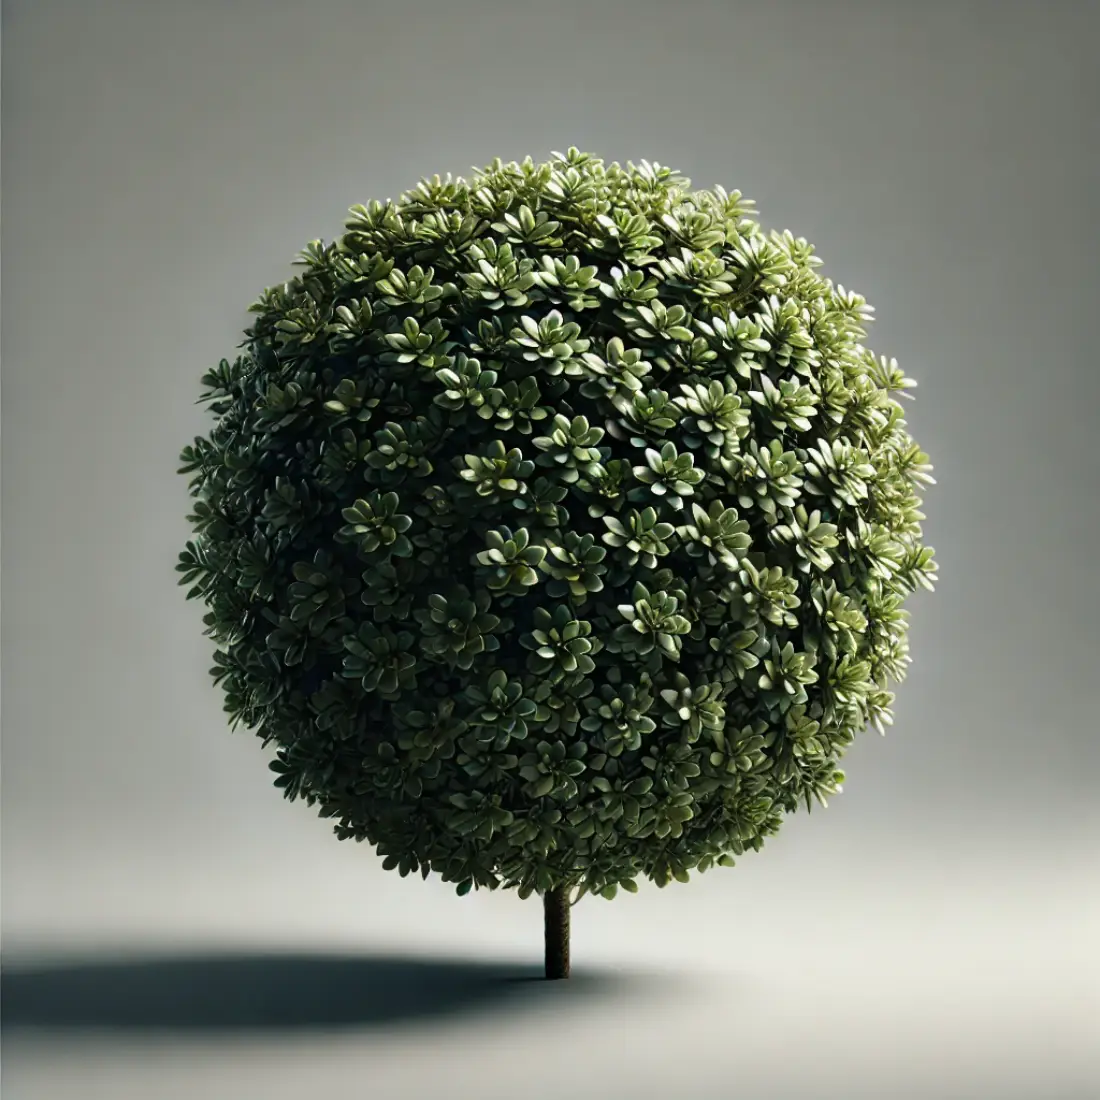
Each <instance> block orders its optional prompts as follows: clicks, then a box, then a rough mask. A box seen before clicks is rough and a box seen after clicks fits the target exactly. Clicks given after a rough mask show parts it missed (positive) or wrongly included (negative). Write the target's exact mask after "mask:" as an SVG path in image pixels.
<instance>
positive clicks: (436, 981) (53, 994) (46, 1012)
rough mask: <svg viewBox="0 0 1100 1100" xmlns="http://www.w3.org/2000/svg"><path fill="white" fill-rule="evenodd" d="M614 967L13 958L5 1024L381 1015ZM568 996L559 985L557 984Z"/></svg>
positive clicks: (478, 999)
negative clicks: (545, 970) (568, 972)
mask: <svg viewBox="0 0 1100 1100" xmlns="http://www.w3.org/2000/svg"><path fill="white" fill-rule="evenodd" d="M622 984H623V979H622V978H621V977H620V976H618V975H616V974H615V973H614V972H592V973H587V974H586V973H581V974H575V975H574V976H573V977H571V978H570V979H569V980H568V981H565V982H546V981H544V980H543V979H542V970H541V967H524V966H522V965H517V964H510V963H492V962H479V961H477V960H464V959H439V958H435V959H433V958H418V957H400V956H390V955H378V956H364V955H325V954H302V953H298V954H283V953H274V952H272V953H268V954H256V955H249V954H241V953H223V954H214V953H204V954H195V955H186V954H179V955H170V956H163V955H162V956H151V957H141V958H134V957H130V958H127V959H125V960H119V959H114V960H110V961H107V960H104V959H102V958H98V959H93V958H89V959H83V960H79V961H72V960H66V961H65V962H55V963H42V962H37V963H35V964H33V965H30V964H23V965H19V964H12V965H5V967H4V969H3V972H2V974H0V1027H2V1028H3V1030H4V1031H5V1032H10V1030H12V1029H18V1030H22V1029H34V1030H73V1029H78V1030H79V1029H94V1030H99V1029H113V1030H119V1029H125V1030H132V1031H140V1032H146V1031H188V1032H191V1031H238V1030H260V1031H263V1030H273V1029H294V1028H302V1029H307V1028H325V1027H339V1026H355V1025H358V1026H363V1025H366V1026H369V1025H375V1026H382V1025H387V1024H394V1023H402V1022H413V1021H416V1020H425V1019H432V1018H436V1019H438V1018H445V1017H454V1016H460V1015H464V1014H468V1013H471V1012H474V1011H494V1010H496V1011H509V1012H512V1011H514V1010H516V1009H522V1008H524V1007H531V1008H537V1007H538V1006H539V1005H545V1004H546V994H547V993H548V992H549V991H550V990H552V989H553V990H555V991H557V990H562V991H567V995H568V996H570V997H573V996H574V995H579V996H582V997H586V996H589V995H593V994H595V995H597V996H602V995H606V994H608V993H611V992H615V991H616V990H617V989H619V988H620V987H621V986H622ZM554 995H555V996H557V993H556V992H555V994H554Z"/></svg>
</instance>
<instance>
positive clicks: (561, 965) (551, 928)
mask: <svg viewBox="0 0 1100 1100" xmlns="http://www.w3.org/2000/svg"><path fill="white" fill-rule="evenodd" d="M569 908H570V906H569V890H568V888H567V887H565V886H558V887H556V888H555V889H553V890H549V891H547V893H545V894H543V895H542V910H543V918H544V931H545V937H546V978H547V980H548V981H554V980H557V979H560V978H568V977H569Z"/></svg>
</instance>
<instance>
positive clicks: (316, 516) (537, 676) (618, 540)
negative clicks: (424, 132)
mask: <svg viewBox="0 0 1100 1100" xmlns="http://www.w3.org/2000/svg"><path fill="white" fill-rule="evenodd" d="M344 228H345V232H344V233H343V235H342V236H341V237H340V238H339V239H338V240H336V241H334V242H332V243H329V244H325V243H324V242H323V241H320V240H316V241H313V242H311V243H310V244H309V245H308V246H307V247H306V248H305V249H304V250H303V252H302V253H301V254H300V255H299V257H298V264H299V266H300V268H301V270H300V272H299V273H298V274H296V275H295V277H293V278H292V279H290V280H288V281H287V282H285V283H283V284H281V285H279V286H275V287H271V288H269V289H268V290H266V291H265V292H264V293H263V294H262V295H261V296H260V297H259V299H258V300H257V301H256V302H255V303H253V305H252V307H251V312H252V314H253V320H252V322H251V323H250V325H249V327H248V329H247V330H246V332H245V340H244V341H243V342H242V343H241V345H240V346H239V350H240V354H239V355H238V356H237V357H236V359H235V361H233V362H230V361H229V360H222V361H221V362H220V363H219V364H218V366H217V367H216V368H214V369H212V370H210V371H209V372H208V373H207V374H206V375H205V376H204V378H203V383H204V385H205V387H206V392H205V394H204V397H203V398H202V400H204V401H206V402H208V403H209V407H210V411H211V413H212V415H213V417H214V424H213V427H212V428H211V430H210V431H209V433H208V434H207V435H206V436H205V437H201V438H197V439H195V440H194V441H193V443H192V444H191V445H190V446H188V447H186V448H184V450H183V453H182V456H181V461H182V466H181V473H184V474H187V475H189V477H190V483H189V485H190V492H191V496H192V499H193V511H192V513H191V515H190V516H189V519H190V521H191V523H192V527H193V530H194V535H193V537H192V539H191V541H189V542H188V543H187V546H186V548H185V549H184V551H183V552H182V554H181V555H180V560H179V566H178V569H179V572H180V574H181V578H180V579H181V583H182V584H184V585H186V586H188V589H189V591H188V595H189V596H190V597H192V598H195V599H199V600H201V601H202V602H203V603H204V604H205V606H206V608H207V613H206V615H205V619H204V622H205V625H206V627H207V633H208V635H209V636H210V637H211V638H212V639H213V641H214V644H215V646H216V656H215V666H214V668H213V669H212V676H213V678H214V680H215V683H216V684H218V685H219V686H220V687H221V689H222V691H223V693H224V698H225V710H226V712H227V714H228V716H229V718H230V720H231V722H232V724H233V725H237V724H243V725H244V726H246V727H247V728H250V729H252V730H254V731H255V732H256V733H257V734H258V735H259V736H260V737H262V739H263V741H264V744H265V745H266V744H272V743H274V745H275V759H274V760H273V761H272V763H271V765H270V766H271V768H272V771H273V772H274V773H275V777H276V778H275V783H276V785H277V786H278V787H279V788H280V789H282V791H283V792H284V794H285V795H286V797H287V798H291V799H303V800H305V801H306V802H307V803H308V804H310V805H313V806H316V807H318V810H319V812H320V814H321V815H322V816H324V817H326V818H330V819H332V821H333V822H334V828H335V832H336V835H337V836H338V837H340V838H342V839H352V838H354V839H355V840H359V841H363V840H366V841H368V842H369V843H370V844H372V845H374V846H375V847H376V848H377V850H378V851H379V853H380V854H381V855H382V857H383V858H384V860H385V865H386V866H387V867H391V868H395V869H397V870H399V871H400V873H402V874H409V873H412V872H417V871H419V872H420V873H422V874H423V875H424V876H427V875H428V874H430V873H433V872H434V873H436V874H438V875H440V876H442V877H443V878H444V879H445V880H448V881H451V882H454V883H456V884H457V887H458V889H459V891H460V892H462V893H465V892H466V891H468V890H469V889H471V888H472V887H485V888H490V889H493V888H498V887H507V888H514V889H517V890H518V891H519V892H520V893H521V894H522V895H523V896H527V895H529V894H531V893H534V892H543V891H545V890H548V889H550V888H551V887H554V886H558V885H566V886H569V887H571V888H572V887H576V888H578V889H579V891H580V892H582V893H583V892H591V893H595V894H599V895H601V896H604V897H612V896H614V894H615V892H616V891H617V890H618V889H619V888H620V887H622V888H624V889H628V890H632V889H634V888H636V880H637V879H639V878H643V877H644V878H649V879H652V880H654V881H656V882H657V883H659V884H661V885H664V884H665V883H667V882H669V881H671V880H672V879H676V880H678V881H685V880H686V879H687V878H688V876H689V872H690V871H692V870H699V871H705V870H706V869H707V868H708V867H711V866H713V865H715V864H729V863H731V862H732V861H733V859H734V858H735V857H737V856H738V855H740V854H741V853H743V852H745V851H747V850H750V849H751V850H755V849H759V848H760V846H761V845H762V843H763V842H764V840H765V839H766V838H767V837H768V836H769V835H772V834H774V833H775V832H776V831H777V829H778V828H779V827H780V824H781V821H782V819H783V817H784V815H786V814H789V813H790V812H793V811H795V810H796V809H797V808H798V807H800V806H802V805H805V806H806V807H807V808H810V807H811V806H812V805H813V804H814V803H815V802H820V803H824V802H825V801H826V800H827V798H828V797H829V796H830V795H832V794H833V793H834V792H836V791H838V790H839V789H840V783H841V781H842V779H843V772H842V771H841V770H840V767H839V762H840V759H841V757H842V756H843V754H844V752H845V750H846V748H847V746H848V745H849V744H850V743H851V741H852V740H853V738H854V736H855V735H856V734H857V733H858V732H860V731H861V730H863V729H864V728H866V727H867V726H868V725H875V726H877V727H878V728H879V729H880V730H881V729H883V728H884V727H885V725H886V724H888V723H889V722H890V721H891V717H892V714H891V706H892V703H893V698H894V696H893V694H892V692H891V690H890V686H891V684H895V683H897V682H898V681H900V680H901V679H902V678H903V677H904V675H905V672H906V668H907V665H908V663H909V654H908V647H907V641H906V627H907V614H908V613H907V612H906V611H905V610H904V609H903V603H904V601H905V599H906V597H907V596H908V595H909V593H911V592H912V591H914V590H915V589H916V588H918V587H922V586H923V587H925V588H931V587H932V584H933V581H934V577H935V561H934V559H933V553H932V550H931V549H930V548H928V547H925V546H924V545H923V544H922V542H921V527H920V521H921V520H922V519H923V518H924V517H923V515H922V513H921V512H920V511H919V507H920V504H921V499H920V495H919V494H920V493H921V492H922V491H923V486H924V485H926V484H928V483H930V482H931V481H932V478H931V476H930V471H931V467H930V466H929V464H928V458H927V456H926V455H925V454H924V453H923V452H922V451H921V450H920V449H919V447H918V446H917V444H916V443H915V442H914V441H913V440H912V439H911V438H910V436H909V434H908V432H907V427H906V421H905V419H904V415H903V410H902V406H901V404H900V402H899V401H898V400H897V398H899V397H906V396H908V390H910V389H911V388H912V386H913V385H914V383H913V381H912V380H911V379H909V378H907V377H906V376H905V375H904V374H903V373H902V372H901V371H900V369H899V368H898V365H897V363H896V362H895V361H894V360H892V359H889V360H888V359H886V358H885V357H883V356H876V355H875V354H873V353H872V352H871V351H870V350H868V349H867V348H866V346H865V345H864V343H863V341H864V340H865V339H866V329H867V326H868V324H869V323H870V320H871V313H872V311H871V309H870V307H869V306H868V305H867V303H866V301H865V300H864V298H863V297H862V296H860V295H859V294H856V293H854V292H851V291H848V290H845V289H844V287H842V286H839V285H835V284H834V283H833V282H832V281H831V280H829V279H827V278H825V277H823V276H822V275H821V274H820V273H819V271H818V269H819V267H820V261H819V260H818V259H817V257H816V256H815V255H814V249H813V247H812V246H811V245H809V244H808V243H807V242H806V241H805V240H804V239H803V238H796V237H794V236H793V235H792V234H791V233H789V232H783V233H779V232H774V231H772V232H765V231H764V230H763V229H762V228H761V227H760V225H759V223H758V222H757V221H756V220H755V217H754V216H753V204H752V203H751V202H749V201H748V200H746V199H744V198H743V197H742V196H741V194H740V193H739V192H736V191H734V192H728V191H726V190H724V189H723V188H720V187H719V188H714V189H712V190H707V191H700V190H693V189H692V188H691V184H690V181H689V180H687V179H686V178H684V177H683V176H681V175H679V174H677V173H676V172H673V171H672V170H670V169H667V168H665V167H662V166H660V165H657V164H651V163H648V162H645V161H643V162H641V163H640V164H638V165H635V164H627V165H626V166H621V165H619V164H618V163H611V164H606V163H604V162H603V161H602V160H600V159H599V158H597V157H594V156H591V155H588V154H585V153H582V152H580V151H578V150H577V149H570V150H569V151H568V152H567V153H566V154H559V153H555V154H554V155H553V157H552V159H550V160H549V161H548V162H546V163H542V164H538V163H534V162H533V161H532V160H531V159H530V158H528V159H527V160H525V161H524V162H523V163H515V162H512V163H503V162H501V161H500V160H496V161H494V162H493V163H492V164H491V165H489V166H487V167H485V168H483V169H479V170H477V171H476V173H475V174H474V175H472V176H471V177H470V178H469V179H464V178H452V177H451V176H447V177H446V178H445V179H441V178H440V177H438V176H436V177H434V178H432V179H425V180H422V181H421V182H420V183H419V185H418V186H417V187H416V188H415V189H413V190H411V191H409V192H408V193H406V194H403V195H402V196H400V197H399V199H397V200H396V201H391V200H387V201H386V202H381V201H373V202H370V203H369V204H367V205H362V206H356V207H353V208H352V209H351V211H350V212H349V217H348V220H347V222H346V224H345V227H344Z"/></svg>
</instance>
